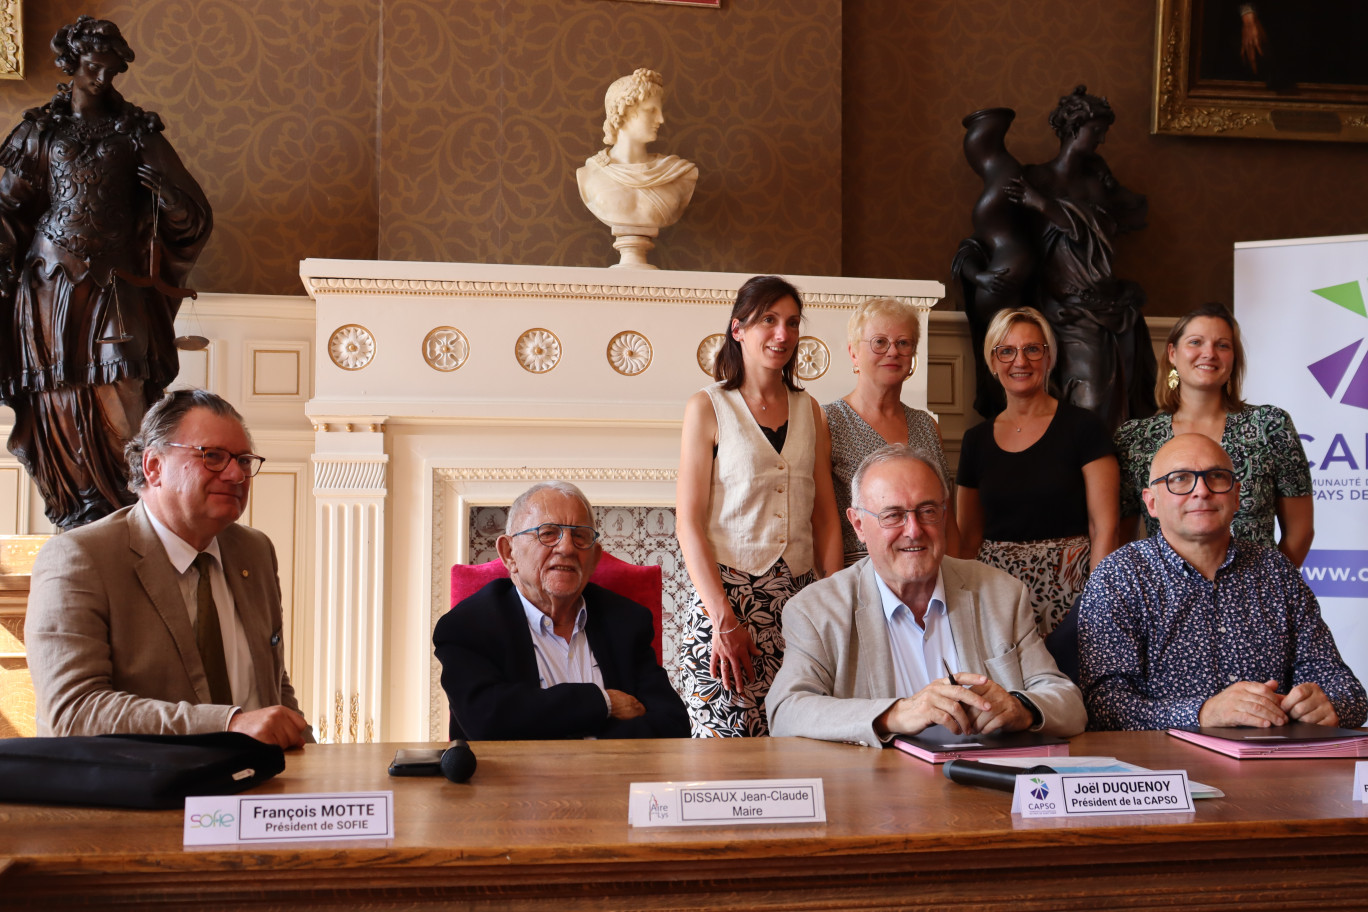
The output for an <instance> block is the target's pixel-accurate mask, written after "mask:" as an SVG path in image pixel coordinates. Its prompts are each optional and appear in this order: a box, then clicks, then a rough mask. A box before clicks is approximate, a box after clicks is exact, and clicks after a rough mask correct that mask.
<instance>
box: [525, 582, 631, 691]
mask: <svg viewBox="0 0 1368 912" xmlns="http://www.w3.org/2000/svg"><path fill="white" fill-rule="evenodd" d="M513 591H514V592H517V593H518V600H519V601H520V602H522V606H523V613H524V614H526V615H527V626H528V628H529V629H530V630H531V632H532V651H533V652H534V653H536V656H537V676H538V677H539V678H540V679H541V686H542V690H545V689H546V688H548V687H553V686H555V685H556V684H596V685H598V689H599V691H600V692H601V693H602V694H603V706H604V714H605V715H607V713H608V711H609V710H611V709H612V704H611V703H610V702H609V701H608V691H607V690H604V687H603V672H601V671H599V667H598V660H596V659H595V658H594V653H593V650H591V649H590V648H589V635H588V634H586V633H585V632H584V625H585V623H586V622H587V621H588V619H589V610H588V609H587V608H586V607H585V605H584V599H583V598H581V599H580V604H579V612H578V613H577V614H576V615H575V627H574V630H573V631H572V632H571V634H570V640H569V642H567V641H566V640H565V639H564V638H563V637H560V636H557V635H556V626H555V624H553V623H552V621H551V617H550V616H549V615H547V614H546V613H545V612H543V611H542V610H541V609H540V608H538V607H537V606H536V605H534V604H532V603H531V602H529V601H528V600H527V599H526V597H524V596H523V594H522V591H521V590H519V589H518V588H517V587H516V586H515V587H514V588H513Z"/></svg>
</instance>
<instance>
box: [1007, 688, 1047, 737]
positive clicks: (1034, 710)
mask: <svg viewBox="0 0 1368 912" xmlns="http://www.w3.org/2000/svg"><path fill="white" fill-rule="evenodd" d="M1008 693H1010V694H1011V695H1012V696H1014V697H1016V698H1017V700H1018V701H1020V703H1021V705H1022V706H1024V707H1026V711H1027V712H1028V713H1030V714H1031V731H1036V730H1037V729H1039V728H1040V727H1041V726H1042V725H1044V724H1045V716H1044V715H1043V714H1042V713H1041V712H1040V707H1039V706H1036V705H1035V703H1033V702H1031V698H1030V697H1028V696H1026V695H1025V694H1024V693H1022V692H1021V691H1019V690H1009V691H1008Z"/></svg>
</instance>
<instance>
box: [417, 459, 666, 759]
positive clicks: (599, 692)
mask: <svg viewBox="0 0 1368 912" xmlns="http://www.w3.org/2000/svg"><path fill="white" fill-rule="evenodd" d="M506 529H507V531H506V533H505V534H504V535H500V536H499V538H498V541H497V542H496V544H495V547H497V549H498V552H499V558H500V559H501V560H502V561H503V563H504V566H505V567H507V568H508V572H509V575H510V578H509V579H499V580H494V581H493V582H491V583H489V584H487V585H486V586H485V587H484V588H482V589H481V590H480V591H479V592H476V593H475V594H474V595H472V596H470V597H469V598H467V599H464V600H463V601H461V602H460V603H459V604H458V605H456V606H455V607H454V608H452V609H451V610H450V611H449V612H447V613H446V614H445V615H444V616H443V617H442V619H441V620H439V621H438V622H437V629H436V630H435V631H434V632H433V636H432V642H433V647H434V650H435V652H436V655H437V659H438V661H440V662H441V665H442V689H443V690H445V691H446V695H447V701H448V702H449V703H450V706H451V737H452V738H471V739H476V740H498V741H520V740H541V739H553V738H673V737H679V738H687V737H688V736H689V718H688V715H687V714H686V713H685V711H684V703H683V701H681V700H680V698H679V695H678V694H676V693H675V691H674V689H673V688H672V687H671V686H670V679H669V677H668V676H667V675H666V674H665V670H664V669H662V668H661V667H660V665H659V664H658V663H657V662H656V657H655V649H654V647H653V646H652V641H653V634H654V628H653V626H652V618H651V613H650V611H649V610H648V609H646V608H645V607H643V606H642V605H638V604H637V603H636V602H633V601H631V600H629V599H626V598H623V597H622V596H619V595H616V594H614V593H612V592H609V591H608V590H606V589H603V588H601V587H599V586H596V585H594V584H592V583H590V582H589V577H590V575H592V574H593V572H594V567H595V566H596V565H597V564H598V560H599V556H600V555H601V554H602V547H601V546H600V545H599V543H598V537H599V533H598V530H597V529H595V528H594V518H593V511H592V510H591V508H590V506H589V501H588V499H587V498H585V496H584V494H583V492H581V491H580V489H579V488H577V487H575V486H574V485H572V484H569V483H567V482H562V481H548V482H542V483H540V484H536V485H533V486H532V487H531V488H529V489H528V490H527V491H525V492H523V493H522V494H521V495H520V496H519V497H518V499H517V500H515V501H513V505H512V506H511V507H510V508H509V511H508V525H507V527H506Z"/></svg>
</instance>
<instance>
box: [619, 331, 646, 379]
mask: <svg viewBox="0 0 1368 912" xmlns="http://www.w3.org/2000/svg"><path fill="white" fill-rule="evenodd" d="M608 363H609V364H610V365H612V367H613V370H615V371H617V372H618V373H619V374H623V375H624V376H627V377H634V376H636V375H637V374H639V373H641V372H642V371H644V370H645V369H646V368H648V367H650V366H651V342H650V340H649V339H647V338H646V337H645V336H643V335H642V334H641V333H639V332H634V331H633V330H630V329H627V330H623V331H622V332H620V333H618V334H617V335H616V336H613V338H611V339H609V340H608Z"/></svg>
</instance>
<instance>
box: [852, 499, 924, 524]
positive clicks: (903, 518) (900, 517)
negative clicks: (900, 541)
mask: <svg viewBox="0 0 1368 912" xmlns="http://www.w3.org/2000/svg"><path fill="white" fill-rule="evenodd" d="M857 509H858V510H859V511H860V512H861V513H868V514H869V515H870V516H872V517H874V518H875V519H877V520H878V521H879V525H881V526H883V527H884V528H885V529H897V528H900V527H902V526H905V525H907V517H909V516H915V517H917V522H918V523H919V524H921V525H923V526H934V525H937V524H938V523H939V522H940V521H941V520H942V519H945V504H938V503H924V504H922V505H921V506H920V507H913V508H912V509H910V510H908V509H905V508H904V507H889V508H888V509H887V510H880V511H879V512H878V513H875V512H874V511H873V510H866V509H865V508H864V507H857Z"/></svg>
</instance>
